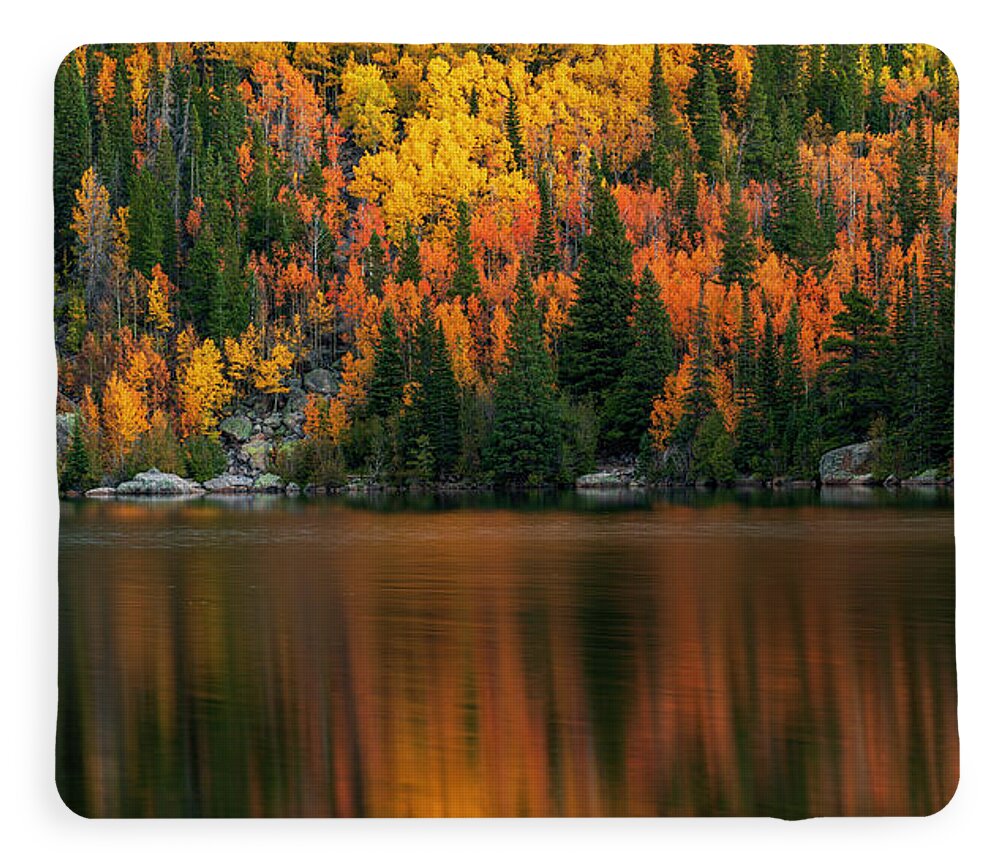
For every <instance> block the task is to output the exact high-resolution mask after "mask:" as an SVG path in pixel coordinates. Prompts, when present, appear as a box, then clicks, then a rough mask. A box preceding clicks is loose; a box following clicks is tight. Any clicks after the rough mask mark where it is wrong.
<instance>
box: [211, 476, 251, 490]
mask: <svg viewBox="0 0 1000 866" xmlns="http://www.w3.org/2000/svg"><path fill="white" fill-rule="evenodd" d="M204 486H205V489H206V490H207V491H208V492H209V493H247V492H248V491H249V490H250V489H251V488H252V487H253V479H252V478H251V477H250V476H249V475H234V474H232V473H230V472H224V473H223V474H222V475H218V476H216V477H215V478H210V479H209V480H208V481H206V482H205V485H204Z"/></svg>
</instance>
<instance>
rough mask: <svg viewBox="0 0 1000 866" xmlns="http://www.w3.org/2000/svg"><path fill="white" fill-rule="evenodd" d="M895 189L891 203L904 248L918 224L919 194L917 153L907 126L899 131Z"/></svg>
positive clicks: (915, 231) (919, 213) (919, 211)
mask: <svg viewBox="0 0 1000 866" xmlns="http://www.w3.org/2000/svg"><path fill="white" fill-rule="evenodd" d="M896 170H897V180H896V189H895V193H894V195H893V205H894V207H895V209H896V213H897V214H898V215H899V229H900V243H901V244H902V247H903V249H904V250H906V249H908V248H909V246H910V244H911V243H913V238H914V236H915V235H916V233H917V229H918V227H919V225H920V216H921V206H920V204H921V202H920V199H921V194H920V183H919V180H918V177H919V173H920V165H919V154H918V152H917V148H916V145H915V144H914V140H913V136H912V135H911V134H910V129H909V127H908V126H904V127H903V129H902V130H900V132H899V141H898V145H897V150H896Z"/></svg>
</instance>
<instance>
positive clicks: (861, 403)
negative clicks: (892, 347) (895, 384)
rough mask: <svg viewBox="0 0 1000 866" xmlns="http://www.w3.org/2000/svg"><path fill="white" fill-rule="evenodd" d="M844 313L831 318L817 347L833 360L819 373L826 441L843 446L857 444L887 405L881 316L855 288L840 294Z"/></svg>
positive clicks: (883, 318) (870, 300)
mask: <svg viewBox="0 0 1000 866" xmlns="http://www.w3.org/2000/svg"><path fill="white" fill-rule="evenodd" d="M841 301H842V302H843V304H844V309H843V310H842V311H841V312H839V313H837V315H836V316H834V319H833V324H834V327H835V329H836V331H835V333H834V334H833V336H831V337H828V338H827V339H826V340H825V341H824V343H823V349H824V350H825V351H827V352H830V353H832V354H833V355H834V357H833V358H832V359H831V360H830V361H828V362H827V363H826V364H825V365H824V368H823V375H822V383H823V391H824V397H825V400H826V413H825V418H824V421H825V426H826V435H827V439H828V440H829V441H831V442H837V443H843V442H852V441H859V440H860V439H863V438H864V437H865V436H866V435H867V433H868V429H869V428H870V427H871V424H872V422H873V421H874V420H875V419H876V418H877V417H879V416H880V415H886V414H887V410H888V404H889V394H888V383H889V381H890V380H889V377H888V369H887V366H886V359H887V354H888V346H889V344H888V339H887V335H886V328H887V325H888V323H887V321H886V317H885V314H884V313H883V312H882V310H880V309H879V308H878V307H877V306H876V305H875V302H874V301H873V300H872V299H871V298H869V297H868V296H867V295H865V294H864V293H863V292H861V291H860V290H859V289H858V288H857V287H854V288H852V289H850V290H849V291H847V292H845V293H843V294H842V295H841Z"/></svg>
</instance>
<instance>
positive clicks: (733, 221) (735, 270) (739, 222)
mask: <svg viewBox="0 0 1000 866" xmlns="http://www.w3.org/2000/svg"><path fill="white" fill-rule="evenodd" d="M722 239H723V245H722V270H721V272H720V273H719V279H720V280H721V281H722V284H723V285H724V286H731V285H732V284H733V283H739V284H740V286H748V285H749V284H750V280H751V278H752V275H753V271H754V266H755V265H756V261H757V247H756V245H755V244H754V242H753V233H752V232H751V230H750V220H749V219H748V218H747V209H746V205H745V204H744V203H743V199H742V197H741V196H740V181H739V177H734V178H733V180H732V183H731V184H730V187H729V206H728V207H727V208H726V214H725V217H724V220H723V228H722Z"/></svg>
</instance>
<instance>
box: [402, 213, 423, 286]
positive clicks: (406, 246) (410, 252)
mask: <svg viewBox="0 0 1000 866" xmlns="http://www.w3.org/2000/svg"><path fill="white" fill-rule="evenodd" d="M422 277H423V273H422V272H421V270H420V241H419V240H418V239H417V235H416V232H414V231H413V226H412V225H410V223H407V224H406V234H405V235H404V236H403V248H402V249H401V250H400V253H399V265H398V267H397V268H396V282H397V283H399V284H400V285H402V284H403V283H405V282H406V281H407V280H409V281H410V282H412V283H413V285H415V286H417V285H419V284H420V280H421V278H422Z"/></svg>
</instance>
